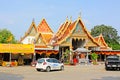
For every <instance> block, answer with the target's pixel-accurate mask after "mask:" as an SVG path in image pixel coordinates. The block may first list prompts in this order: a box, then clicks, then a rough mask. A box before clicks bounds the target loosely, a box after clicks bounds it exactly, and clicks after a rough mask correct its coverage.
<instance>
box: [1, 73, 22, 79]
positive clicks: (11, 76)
mask: <svg viewBox="0 0 120 80" xmlns="http://www.w3.org/2000/svg"><path fill="white" fill-rule="evenodd" d="M23 78H24V77H23V76H21V75H15V74H8V73H2V72H0V80H23Z"/></svg>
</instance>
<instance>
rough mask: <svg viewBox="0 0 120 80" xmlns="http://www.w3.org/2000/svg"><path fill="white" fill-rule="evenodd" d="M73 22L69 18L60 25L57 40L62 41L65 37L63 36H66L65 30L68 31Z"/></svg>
mask: <svg viewBox="0 0 120 80" xmlns="http://www.w3.org/2000/svg"><path fill="white" fill-rule="evenodd" d="M70 24H71V22H70V21H68V19H67V20H66V21H65V22H64V23H63V24H62V25H61V26H60V28H59V30H58V32H57V33H56V35H55V37H56V38H57V41H60V40H62V39H63V36H65V32H66V31H67V29H68V27H69V26H70Z"/></svg>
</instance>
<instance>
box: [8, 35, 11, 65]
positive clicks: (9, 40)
mask: <svg viewBox="0 0 120 80" xmlns="http://www.w3.org/2000/svg"><path fill="white" fill-rule="evenodd" d="M7 41H8V42H9V48H10V44H11V41H12V36H10V37H9V38H8V40H7ZM11 55H12V54H11V51H10V57H9V61H10V65H9V66H11Z"/></svg>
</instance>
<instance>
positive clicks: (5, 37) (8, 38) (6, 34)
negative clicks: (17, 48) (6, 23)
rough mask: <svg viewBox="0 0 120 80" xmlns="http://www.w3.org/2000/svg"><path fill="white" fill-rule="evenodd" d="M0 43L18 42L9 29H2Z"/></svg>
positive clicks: (0, 30)
mask: <svg viewBox="0 0 120 80" xmlns="http://www.w3.org/2000/svg"><path fill="white" fill-rule="evenodd" d="M0 43H17V41H16V40H15V38H14V35H13V34H12V33H11V32H10V31H9V30H7V29H0Z"/></svg>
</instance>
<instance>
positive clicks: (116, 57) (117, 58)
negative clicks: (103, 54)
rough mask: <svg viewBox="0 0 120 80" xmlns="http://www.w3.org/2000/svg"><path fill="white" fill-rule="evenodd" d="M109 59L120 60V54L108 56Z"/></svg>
mask: <svg viewBox="0 0 120 80" xmlns="http://www.w3.org/2000/svg"><path fill="white" fill-rule="evenodd" d="M107 60H119V57H118V56H108V57H107Z"/></svg>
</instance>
